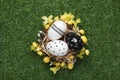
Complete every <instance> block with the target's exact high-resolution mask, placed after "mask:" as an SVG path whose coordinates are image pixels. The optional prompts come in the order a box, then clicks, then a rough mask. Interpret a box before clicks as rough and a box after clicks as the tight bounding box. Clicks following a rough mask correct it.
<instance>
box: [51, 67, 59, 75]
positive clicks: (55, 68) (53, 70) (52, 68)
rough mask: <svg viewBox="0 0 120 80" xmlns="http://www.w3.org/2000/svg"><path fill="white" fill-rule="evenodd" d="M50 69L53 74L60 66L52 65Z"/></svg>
mask: <svg viewBox="0 0 120 80" xmlns="http://www.w3.org/2000/svg"><path fill="white" fill-rule="evenodd" d="M50 70H51V71H52V72H53V74H56V73H57V71H58V70H60V67H51V68H50Z"/></svg>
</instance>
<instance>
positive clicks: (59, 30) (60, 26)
mask: <svg viewBox="0 0 120 80" xmlns="http://www.w3.org/2000/svg"><path fill="white" fill-rule="evenodd" d="M66 31H67V25H66V23H65V22H63V21H61V20H58V21H55V22H54V23H53V24H52V25H51V26H50V28H49V30H48V38H49V39H50V40H57V39H60V38H61V37H62V36H63V35H64V34H65V32H66Z"/></svg>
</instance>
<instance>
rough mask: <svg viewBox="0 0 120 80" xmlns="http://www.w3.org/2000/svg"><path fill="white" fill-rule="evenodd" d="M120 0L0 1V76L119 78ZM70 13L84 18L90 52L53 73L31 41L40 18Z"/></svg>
mask: <svg viewBox="0 0 120 80" xmlns="http://www.w3.org/2000/svg"><path fill="white" fill-rule="evenodd" d="M119 3H120V1H119V0H0V80H56V79H57V80H119V79H120V49H119V48H120V20H119V19H120V4H119ZM64 12H72V13H73V14H74V15H75V16H76V17H80V18H81V20H82V23H81V25H82V26H83V29H85V31H86V36H87V37H88V39H89V50H90V52H91V55H90V56H89V57H86V58H84V59H83V60H80V61H78V62H77V63H76V64H75V67H74V69H73V70H71V71H69V70H60V71H59V72H58V73H57V74H56V75H53V74H52V72H51V71H49V66H47V65H46V64H44V63H43V62H42V59H41V58H39V57H38V56H37V55H36V54H35V53H33V52H31V51H30V45H31V43H32V42H33V41H35V40H37V36H36V35H37V32H38V31H39V30H40V29H42V19H41V17H42V16H44V15H46V16H48V15H51V14H52V15H54V16H56V15H59V14H63V13H64Z"/></svg>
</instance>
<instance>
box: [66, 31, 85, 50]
mask: <svg viewBox="0 0 120 80" xmlns="http://www.w3.org/2000/svg"><path fill="white" fill-rule="evenodd" d="M66 43H67V44H68V46H69V48H70V49H71V50H76V51H79V50H81V49H82V47H83V41H82V39H81V38H80V36H78V35H77V34H76V33H73V32H70V33H68V34H66Z"/></svg>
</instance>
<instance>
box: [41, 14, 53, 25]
mask: <svg viewBox="0 0 120 80" xmlns="http://www.w3.org/2000/svg"><path fill="white" fill-rule="evenodd" d="M52 18H53V16H52V15H50V16H49V17H46V16H43V17H42V19H43V20H44V22H43V25H44V26H45V25H47V24H49V25H50V24H52V23H53V19H52Z"/></svg>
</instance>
